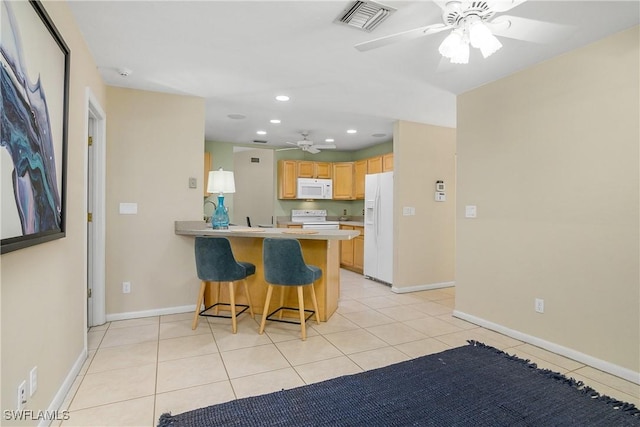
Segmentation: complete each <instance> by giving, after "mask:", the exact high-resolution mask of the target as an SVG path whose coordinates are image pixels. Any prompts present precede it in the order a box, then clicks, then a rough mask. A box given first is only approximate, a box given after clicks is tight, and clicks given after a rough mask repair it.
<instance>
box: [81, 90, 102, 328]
mask: <svg viewBox="0 0 640 427" xmlns="http://www.w3.org/2000/svg"><path fill="white" fill-rule="evenodd" d="M90 117H93V118H95V125H96V126H95V129H94V135H95V136H94V145H93V153H94V162H93V174H94V178H95V179H94V180H93V189H92V191H93V196H94V197H93V199H94V202H93V230H94V233H93V248H92V254H93V261H94V262H93V280H92V283H93V288H92V295H91V297H92V303H93V305H92V308H93V319H92V322H91V323H92V325H93V326H95V325H102V324H103V323H105V321H106V314H105V313H106V299H105V275H106V273H105V272H106V255H105V244H106V208H105V198H106V157H107V149H106V145H107V144H106V141H107V138H106V134H107V116H106V113H105V112H104V110H103V109H102V107H101V106H100V103H99V102H98V99H97V98H96V97H95V96H94V94H93V92H92V91H91V88H89V87H87V88H86V90H85V135H88V134H89V118H90ZM85 153H86V154H85V187H86V185H87V182H88V177H87V173H88V172H87V170H86V167H87V166H86V165H87V156H88V147H87V148H86V150H85ZM86 204H87V203H86V192H85V206H86ZM86 238H87V236H86V234H85V240H86ZM86 268H87V266H86V254H85V271H86ZM85 317H86V316H85Z"/></svg>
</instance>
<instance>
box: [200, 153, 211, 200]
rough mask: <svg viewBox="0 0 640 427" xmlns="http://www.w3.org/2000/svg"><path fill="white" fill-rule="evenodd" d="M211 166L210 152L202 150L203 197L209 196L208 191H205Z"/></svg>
mask: <svg viewBox="0 0 640 427" xmlns="http://www.w3.org/2000/svg"><path fill="white" fill-rule="evenodd" d="M211 166H213V163H212V158H211V153H210V152H208V151H205V152H204V179H203V180H202V187H203V191H204V197H207V196H209V193H207V184H208V182H209V171H210V170H211Z"/></svg>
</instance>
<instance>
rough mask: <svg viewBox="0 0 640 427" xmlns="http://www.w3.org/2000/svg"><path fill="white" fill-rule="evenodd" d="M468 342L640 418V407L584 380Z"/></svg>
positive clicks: (476, 342) (487, 346) (471, 341)
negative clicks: (604, 391) (605, 392)
mask: <svg viewBox="0 0 640 427" xmlns="http://www.w3.org/2000/svg"><path fill="white" fill-rule="evenodd" d="M467 342H468V343H469V345H472V346H473V347H480V348H484V349H487V350H490V351H493V352H495V353H497V354H501V355H503V356H505V357H506V358H508V359H511V360H514V361H516V362H520V363H523V364H525V365H527V366H528V367H529V368H531V369H535V370H536V371H537V372H539V373H540V374H542V375H545V376H547V377H549V378H551V379H554V380H556V381H560V382H563V383H565V384H567V385H569V386H571V387H573V388H574V389H576V390H577V391H579V392H581V393H583V394H585V395H587V396H589V397H590V398H592V399H597V400H600V401H602V402H604V403H606V404H607V405H609V406H611V407H612V409H615V410H617V411H621V412H626V413H628V414H629V415H631V416H633V417H637V418H640V409H639V408H637V407H636V406H635V405H634V404H633V403H629V402H624V401H622V400H618V399H615V398H613V397H610V396H607V395H606V394H600V393H598V392H597V391H596V390H594V389H593V388H591V387H589V386H588V385H586V384H585V383H584V382H582V381H579V380H576V379H575V378H570V377H567V376H565V375H563V374H561V373H559V372H555V371H552V370H550V369H543V368H538V365H537V364H536V363H533V362H532V361H531V360H529V359H522V358H520V357H518V356H515V355H512V354H508V353H505V352H504V351H502V350H500V349H497V348H495V347H491V346H490V345H487V344H485V343H482V342H479V341H475V340H467Z"/></svg>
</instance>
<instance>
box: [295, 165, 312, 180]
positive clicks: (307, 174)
mask: <svg viewBox="0 0 640 427" xmlns="http://www.w3.org/2000/svg"><path fill="white" fill-rule="evenodd" d="M313 175H314V164H313V162H307V161H301V162H300V161H299V162H298V178H315V177H314V176H313Z"/></svg>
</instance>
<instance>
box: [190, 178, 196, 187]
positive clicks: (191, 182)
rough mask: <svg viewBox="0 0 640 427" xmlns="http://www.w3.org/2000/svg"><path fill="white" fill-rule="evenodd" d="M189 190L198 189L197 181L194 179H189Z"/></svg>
mask: <svg viewBox="0 0 640 427" xmlns="http://www.w3.org/2000/svg"><path fill="white" fill-rule="evenodd" d="M189 188H198V179H197V178H194V177H190V178H189Z"/></svg>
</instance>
